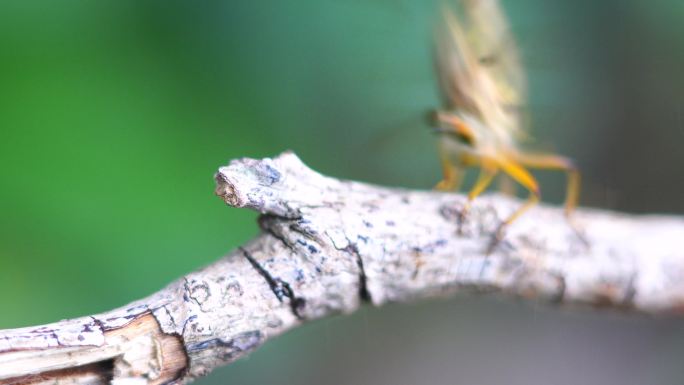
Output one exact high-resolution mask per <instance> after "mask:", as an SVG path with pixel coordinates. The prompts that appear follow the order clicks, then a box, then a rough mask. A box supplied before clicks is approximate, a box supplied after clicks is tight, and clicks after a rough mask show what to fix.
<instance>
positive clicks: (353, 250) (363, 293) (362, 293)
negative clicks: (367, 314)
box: [342, 238, 373, 303]
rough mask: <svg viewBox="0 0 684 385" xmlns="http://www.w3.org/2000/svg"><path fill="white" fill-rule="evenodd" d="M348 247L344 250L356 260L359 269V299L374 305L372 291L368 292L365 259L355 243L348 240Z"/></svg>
mask: <svg viewBox="0 0 684 385" xmlns="http://www.w3.org/2000/svg"><path fill="white" fill-rule="evenodd" d="M347 242H348V244H347V247H345V248H344V249H342V250H343V251H346V252H347V253H349V254H352V255H353V256H354V257H355V258H356V266H358V267H359V297H360V298H361V300H362V301H363V302H368V303H373V298H372V297H371V294H370V291H368V276H367V275H366V268H365V267H364V265H363V258H361V254H360V253H359V248H358V247H357V246H356V243H353V242H351V241H350V240H349V238H347Z"/></svg>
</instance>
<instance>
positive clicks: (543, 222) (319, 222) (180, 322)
mask: <svg viewBox="0 0 684 385" xmlns="http://www.w3.org/2000/svg"><path fill="white" fill-rule="evenodd" d="M216 179H217V182H218V185H217V189H216V192H217V194H218V195H219V196H220V197H222V198H223V199H224V200H225V201H226V203H228V204H229V205H231V206H234V207H246V208H250V209H253V210H257V211H259V212H260V213H262V216H261V217H260V219H259V226H260V227H261V229H262V230H263V231H262V233H261V234H260V235H259V236H258V237H257V238H256V239H254V240H252V241H251V242H249V243H248V244H246V245H244V246H242V247H240V248H238V249H237V250H236V251H234V252H232V253H231V254H229V255H228V256H226V257H224V258H222V259H220V260H218V261H217V262H215V263H214V264H212V265H210V266H208V267H206V268H204V269H201V270H199V271H196V272H193V273H190V274H188V275H186V276H185V277H183V278H181V279H179V280H178V281H176V282H174V283H172V284H171V285H169V286H168V287H166V288H165V289H163V290H161V291H159V292H157V293H155V294H153V295H151V296H150V297H148V298H145V299H142V300H140V301H136V302H134V303H132V304H129V305H128V306H125V307H123V308H120V309H116V310H113V311H110V312H107V313H104V314H99V315H94V316H89V317H83V318H79V319H73V320H66V321H61V322H57V323H54V324H49V325H43V326H38V327H30V328H22V329H13V330H4V331H0V384H105V383H109V382H112V383H114V384H163V383H187V382H190V381H191V380H192V379H194V378H197V377H199V376H203V375H205V374H207V373H209V372H210V371H211V370H213V369H214V368H216V367H218V366H221V365H225V364H228V363H230V362H233V361H235V360H236V359H238V358H240V357H242V356H244V355H246V354H248V353H249V352H251V351H253V350H254V349H256V348H257V347H258V346H260V345H261V344H262V343H264V342H265V341H267V340H268V339H269V338H271V337H273V336H276V335H278V334H280V333H283V332H285V331H287V330H289V329H291V328H293V327H296V326H298V325H299V324H301V323H303V322H307V321H311V320H314V319H317V318H321V317H325V316H329V315H331V314H338V313H349V312H353V311H354V310H356V309H358V307H359V306H360V305H361V304H362V303H365V302H367V303H370V304H372V305H376V306H378V305H382V304H384V303H387V302H404V301H410V300H415V299H417V298H424V297H434V296H443V295H448V294H450V293H453V292H456V291H476V292H490V291H496V292H502V293H505V294H508V295H511V296H518V297H527V298H540V299H546V300H547V301H549V302H552V303H558V304H564V305H565V304H567V305H573V304H580V305H593V306H598V307H609V308H615V309H621V310H629V311H634V312H648V313H677V314H680V313H682V311H683V310H684V252H683V251H681V249H680V248H678V247H677V246H678V245H679V244H680V243H681V240H682V239H684V219H682V218H679V217H672V216H670V217H668V216H630V215H625V214H618V213H611V212H606V211H599V210H589V209H581V210H578V213H577V217H576V220H577V222H578V223H580V225H581V226H582V227H583V230H584V233H585V235H586V237H587V239H588V241H589V245H586V244H585V243H584V242H583V241H582V240H581V239H579V238H578V237H577V234H576V233H575V232H574V231H573V229H572V228H571V227H570V226H569V225H568V224H567V222H566V221H565V220H564V217H563V213H562V209H559V208H555V207H549V206H545V205H541V206H539V207H536V208H534V209H532V210H530V212H529V213H526V214H525V215H524V216H522V217H521V218H520V219H519V220H518V221H516V222H515V223H514V224H513V225H512V226H510V228H508V230H507V234H506V235H505V238H504V239H503V241H501V242H500V243H498V244H497V246H496V248H495V249H494V250H493V251H492V252H491V253H487V252H486V250H487V249H488V246H489V245H490V242H491V237H492V234H494V232H495V231H496V229H497V227H498V226H499V223H500V220H501V218H505V217H506V216H507V215H508V214H509V213H510V212H512V210H514V209H515V208H516V207H517V205H519V204H520V202H519V201H518V200H516V199H511V198H507V197H504V196H500V195H489V196H485V197H482V198H479V199H477V200H476V201H475V203H474V205H473V206H472V208H471V210H470V212H469V214H468V216H467V217H466V218H465V221H464V222H463V224H462V228H461V229H460V230H461V231H460V232H459V231H457V230H458V229H457V222H458V221H457V217H458V212H459V211H458V210H459V207H461V206H462V204H463V202H464V200H465V198H464V197H463V196H462V195H458V194H447V193H439V192H424V191H410V190H401V189H389V188H383V187H376V186H371V185H368V184H363V183H357V182H351V181H340V180H337V179H333V178H328V177H325V176H322V175H320V174H318V173H316V172H314V171H312V170H310V169H309V168H307V167H306V166H305V165H304V164H303V163H301V161H300V160H299V159H298V158H297V157H296V156H295V155H294V154H291V153H285V154H282V155H281V156H279V157H277V158H275V159H263V160H254V159H240V160H236V161H233V162H231V164H230V165H229V166H226V167H222V168H221V169H220V170H219V172H218V174H217V175H216Z"/></svg>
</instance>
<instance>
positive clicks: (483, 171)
mask: <svg viewBox="0 0 684 385" xmlns="http://www.w3.org/2000/svg"><path fill="white" fill-rule="evenodd" d="M468 161H469V162H471V163H472V162H475V161H476V159H473V158H470V159H469V160H468ZM477 161H479V162H480V174H479V175H478V177H477V180H476V181H475V184H474V185H473V187H472V188H471V189H470V191H469V192H468V201H467V202H466V204H465V206H463V209H462V210H461V213H460V215H459V220H458V232H459V233H461V232H462V228H463V220H464V219H465V217H466V215H468V211H469V210H470V206H471V204H472V202H473V200H474V199H475V198H477V196H478V195H480V194H482V192H483V191H484V190H486V189H487V187H488V186H489V185H490V184H491V183H492V180H493V179H494V177H495V176H496V174H497V173H498V172H499V169H498V167H496V163H494V162H492V161H491V160H489V159H486V160H485V159H477Z"/></svg>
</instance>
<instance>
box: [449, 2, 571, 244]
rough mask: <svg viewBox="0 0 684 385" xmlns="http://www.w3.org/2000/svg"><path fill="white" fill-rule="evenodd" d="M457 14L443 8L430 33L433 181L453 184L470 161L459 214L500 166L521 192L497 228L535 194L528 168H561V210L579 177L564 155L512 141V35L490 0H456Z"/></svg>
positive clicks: (517, 90) (515, 122)
mask: <svg viewBox="0 0 684 385" xmlns="http://www.w3.org/2000/svg"><path fill="white" fill-rule="evenodd" d="M463 11H464V14H465V20H463V21H462V22H461V21H459V20H458V19H457V17H456V16H455V15H454V14H453V13H452V12H451V11H448V10H445V11H444V24H443V25H442V27H441V30H440V32H439V34H438V37H437V43H436V45H437V50H436V51H437V52H436V62H437V70H438V74H439V80H440V82H439V84H440V89H441V91H442V95H443V99H444V107H445V108H444V109H443V110H440V111H438V112H437V113H436V118H437V121H438V125H439V127H438V128H437V131H438V132H439V134H440V143H439V147H440V148H439V150H440V157H441V163H442V169H443V174H444V177H443V179H442V181H440V182H439V183H438V184H437V188H439V189H445V190H451V189H456V188H458V186H459V184H460V179H461V175H462V173H463V170H464V168H466V167H478V168H479V169H480V173H479V177H478V178H477V181H476V182H475V185H474V186H473V187H472V188H471V190H470V191H469V193H468V201H467V203H466V206H465V207H464V209H463V212H462V215H461V218H463V217H464V216H465V215H466V214H467V212H468V209H469V207H470V205H471V202H472V201H473V200H474V199H475V198H476V197H477V196H478V195H480V194H481V193H482V192H483V191H484V190H485V189H486V188H487V187H488V186H489V184H490V183H491V182H492V180H493V179H494V177H496V176H497V175H498V174H500V173H504V174H506V175H507V176H508V177H510V178H511V179H512V180H514V181H515V182H517V183H518V184H520V185H522V186H523V187H524V188H525V189H526V190H527V191H528V192H529V198H528V200H527V202H526V203H525V204H523V205H522V206H521V207H519V208H518V209H517V210H516V211H514V212H513V213H512V214H511V215H510V216H509V217H508V218H506V219H504V220H503V222H502V224H501V226H500V227H499V231H497V234H496V236H495V241H494V243H496V242H498V241H499V240H500V239H501V237H502V236H503V229H504V228H505V227H506V226H507V225H509V224H510V223H512V222H513V221H514V220H515V219H516V218H518V217H519V216H520V215H521V214H523V213H524V212H525V211H526V210H528V209H529V208H530V207H532V206H533V205H535V204H536V203H537V202H538V201H539V200H540V198H541V194H540V190H539V186H538V184H537V181H536V179H535V178H534V176H532V174H531V173H530V172H529V171H528V169H531V168H535V169H550V170H562V171H565V172H567V174H568V184H567V193H566V201H565V213H566V216H568V217H569V216H570V214H571V213H572V211H573V209H574V208H575V206H576V203H577V200H578V193H579V183H580V177H579V172H578V171H577V168H576V167H575V166H574V165H573V163H572V161H571V160H570V159H568V158H565V157H562V156H559V155H556V154H550V153H535V152H528V151H525V150H523V149H521V148H520V146H519V142H520V140H521V139H522V138H524V137H525V131H524V129H523V125H522V121H521V116H520V109H519V108H520V107H521V106H522V105H523V104H524V103H525V98H526V92H525V91H526V84H525V78H524V75H523V72H522V68H521V65H520V61H519V58H518V53H517V50H516V47H515V42H514V41H513V40H512V38H511V34H510V32H509V30H508V25H507V23H506V20H505V18H504V16H503V13H502V11H501V9H500V7H499V5H498V3H497V1H496V0H464V1H463Z"/></svg>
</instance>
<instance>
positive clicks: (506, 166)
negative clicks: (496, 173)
mask: <svg viewBox="0 0 684 385" xmlns="http://www.w3.org/2000/svg"><path fill="white" fill-rule="evenodd" d="M499 165H500V166H501V169H502V170H503V171H504V172H505V173H506V174H508V175H509V176H510V177H511V178H513V180H515V181H516V182H518V183H520V184H521V185H522V186H523V187H525V188H526V189H527V190H528V191H529V192H530V195H529V198H527V202H525V204H523V205H522V206H520V207H519V208H518V209H517V210H516V211H515V212H514V213H513V214H511V215H510V216H509V217H508V218H506V220H505V221H504V222H503V224H504V225H509V224H511V223H512V222H513V221H515V220H516V219H517V218H518V217H520V215H522V214H523V213H524V212H525V211H527V210H528V209H529V208H530V207H532V206H534V205H535V204H537V202H539V199H540V198H541V194H540V192H539V185H538V184H537V180H536V179H534V177H533V176H532V174H530V173H529V171H527V170H526V169H525V168H524V167H522V166H521V165H519V164H517V163H515V162H514V161H512V160H509V159H502V160H500V161H499Z"/></svg>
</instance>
